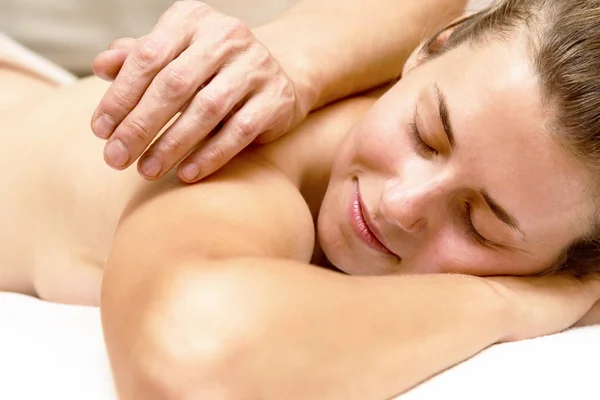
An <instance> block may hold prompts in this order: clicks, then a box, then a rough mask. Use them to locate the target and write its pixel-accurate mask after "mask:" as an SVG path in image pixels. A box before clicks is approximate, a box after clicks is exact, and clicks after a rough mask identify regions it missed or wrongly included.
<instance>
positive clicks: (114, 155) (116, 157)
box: [106, 140, 129, 168]
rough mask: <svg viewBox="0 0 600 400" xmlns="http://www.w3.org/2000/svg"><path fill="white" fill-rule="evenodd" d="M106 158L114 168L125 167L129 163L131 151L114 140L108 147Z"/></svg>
mask: <svg viewBox="0 0 600 400" xmlns="http://www.w3.org/2000/svg"><path fill="white" fill-rule="evenodd" d="M106 158H107V160H108V162H109V164H110V165H112V166H113V167H117V168H119V167H123V166H125V165H126V164H127V162H129V151H127V148H126V147H125V145H124V144H123V143H122V142H121V141H120V140H113V141H112V142H110V143H109V144H108V146H107V147H106Z"/></svg>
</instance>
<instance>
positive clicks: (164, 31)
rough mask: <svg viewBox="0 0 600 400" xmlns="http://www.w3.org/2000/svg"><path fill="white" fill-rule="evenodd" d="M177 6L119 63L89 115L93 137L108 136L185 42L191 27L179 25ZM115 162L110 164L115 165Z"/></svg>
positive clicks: (179, 11)
mask: <svg viewBox="0 0 600 400" xmlns="http://www.w3.org/2000/svg"><path fill="white" fill-rule="evenodd" d="M177 4H179V3H177ZM180 8H181V7H172V9H174V11H171V12H167V13H165V15H163V17H162V18H161V19H160V20H159V23H158V24H157V25H156V27H155V28H154V29H153V30H152V32H151V33H150V34H149V35H148V36H147V37H146V38H144V39H143V40H140V41H139V42H138V44H137V45H136V46H135V48H134V49H133V50H132V51H131V53H130V56H129V57H127V59H126V60H125V62H124V63H123V67H122V68H121V71H120V73H119V75H118V76H117V77H116V79H115V81H114V82H113V84H112V85H111V86H110V87H109V89H108V91H107V92H106V94H105V95H104V97H103V98H102V100H101V101H100V104H99V105H98V108H97V109H96V111H95V112H94V115H93V117H92V131H93V132H94V133H95V134H96V135H97V136H99V137H101V138H104V139H108V138H109V137H110V135H111V134H112V133H113V131H114V130H115V129H116V127H117V126H118V125H119V124H120V123H121V122H122V121H123V119H124V118H125V117H126V116H127V114H129V112H131V110H132V109H133V108H134V107H135V106H136V105H137V103H138V101H139V100H140V98H141V97H142V95H143V94H144V92H145V91H146V89H147V88H148V86H149V85H150V83H151V82H152V80H153V79H154V77H155V76H156V74H157V73H158V72H159V71H161V70H162V69H163V68H164V67H165V66H166V65H167V64H168V63H169V62H170V61H171V60H173V59H174V58H175V57H177V56H178V55H179V54H181V52H182V51H183V50H184V49H185V48H186V47H187V46H188V45H189V42H190V40H191V37H192V35H193V32H192V30H191V29H182V28H181V25H182V18H181V15H180V14H181V10H179V9H180ZM183 21H186V20H185V19H183ZM188 23H193V21H190V22H188ZM121 147H122V146H121ZM126 159H127V157H126V154H125V155H122V157H120V160H118V161H120V162H118V163H117V164H120V165H121V166H123V165H126V164H127V161H125V162H123V161H124V160H126ZM117 164H113V166H116V167H118V166H119V165H117Z"/></svg>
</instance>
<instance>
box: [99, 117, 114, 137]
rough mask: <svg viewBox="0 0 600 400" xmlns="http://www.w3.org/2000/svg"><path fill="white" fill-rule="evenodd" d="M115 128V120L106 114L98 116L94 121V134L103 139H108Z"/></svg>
mask: <svg viewBox="0 0 600 400" xmlns="http://www.w3.org/2000/svg"><path fill="white" fill-rule="evenodd" d="M115 128H116V123H115V120H114V119H113V117H111V116H110V115H108V114H100V115H98V116H97V117H96V119H95V120H94V133H95V134H96V135H98V136H100V137H101V138H103V139H108V138H109V137H110V135H112V133H113V131H114V130H115Z"/></svg>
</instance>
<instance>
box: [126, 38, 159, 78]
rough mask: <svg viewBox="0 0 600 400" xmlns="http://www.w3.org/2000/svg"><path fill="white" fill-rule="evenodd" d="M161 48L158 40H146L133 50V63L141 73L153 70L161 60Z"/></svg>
mask: <svg viewBox="0 0 600 400" xmlns="http://www.w3.org/2000/svg"><path fill="white" fill-rule="evenodd" d="M163 48H164V44H163V43H162V42H161V41H160V40H158V39H151V38H148V39H146V40H144V41H143V42H142V43H141V44H140V45H139V46H138V47H137V49H136V50H135V53H134V57H133V61H134V62H135V63H136V64H137V66H138V67H139V68H140V69H141V70H142V71H148V70H152V69H155V68H157V67H158V65H159V64H160V62H161V60H162V54H164V51H163Z"/></svg>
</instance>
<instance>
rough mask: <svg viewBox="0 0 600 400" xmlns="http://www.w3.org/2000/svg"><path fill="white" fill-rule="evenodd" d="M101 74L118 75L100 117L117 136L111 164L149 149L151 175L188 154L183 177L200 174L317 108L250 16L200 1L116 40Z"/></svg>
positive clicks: (97, 66)
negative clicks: (305, 100)
mask: <svg viewBox="0 0 600 400" xmlns="http://www.w3.org/2000/svg"><path fill="white" fill-rule="evenodd" d="M94 72H95V74H96V75H98V76H99V77H101V78H103V79H105V80H114V82H113V83H112V84H111V86H110V88H109V89H108V91H107V93H106V94H105V96H104V98H103V99H102V101H101V102H100V104H99V106H98V108H97V110H96V112H95V113H94V115H93V117H92V130H93V131H94V133H95V134H96V135H97V136H99V137H100V138H102V139H107V140H108V142H107V144H106V147H105V152H104V155H105V160H106V162H107V163H108V164H109V165H111V166H112V167H114V168H117V169H123V168H126V167H128V166H129V165H131V164H132V163H133V162H134V161H135V160H136V159H137V158H138V157H140V155H142V153H144V154H143V156H142V158H141V159H140V161H139V163H138V170H139V172H140V173H141V174H142V176H144V177H146V178H148V179H157V178H160V177H162V176H163V175H164V174H165V173H166V172H167V171H169V170H170V169H171V168H172V167H173V166H175V165H176V164H177V163H178V162H179V161H181V160H182V159H184V158H185V159H184V162H183V163H181V164H180V166H179V169H178V176H179V177H180V178H181V179H182V180H184V181H187V182H195V181H198V180H199V179H201V178H203V177H205V176H207V175H209V174H211V173H213V172H214V171H216V170H217V169H219V168H220V167H221V166H222V165H224V164H225V163H226V162H227V161H229V160H230V159H231V158H232V157H234V156H235V155H236V154H237V153H238V152H240V151H241V150H242V149H244V148H245V147H246V146H247V145H249V144H250V143H251V142H253V141H256V142H259V143H264V142H269V141H272V140H274V139H276V138H278V137H279V136H281V135H282V134H284V133H285V132H286V131H287V130H289V129H290V127H292V126H293V125H294V124H296V123H298V122H299V121H301V120H302V119H303V118H304V117H305V116H306V114H307V113H308V111H309V110H308V108H309V107H305V106H303V105H301V104H300V103H301V101H300V100H299V96H298V94H297V88H296V87H295V83H294V82H293V81H292V79H290V77H288V76H287V75H286V73H285V72H284V71H283V70H282V69H281V68H280V65H279V64H278V62H277V61H276V60H275V59H274V58H273V57H272V56H271V54H270V53H269V51H268V50H267V49H266V48H265V47H264V46H263V45H262V44H261V43H259V42H258V40H257V39H256V38H255V37H254V35H253V34H252V33H251V32H250V30H249V29H248V28H247V27H246V26H245V25H244V24H243V23H242V22H241V21H239V20H238V19H235V18H232V17H228V16H225V15H222V14H220V13H218V12H216V11H214V10H213V9H211V8H210V7H209V6H207V5H206V4H204V3H202V2H198V1H180V2H177V3H175V4H174V5H173V6H172V7H171V8H170V9H169V10H168V11H167V12H165V13H164V14H163V15H162V17H161V18H160V20H159V22H158V24H157V25H156V26H155V28H154V29H153V30H152V32H151V33H150V34H148V35H146V36H144V37H142V38H140V39H127V38H125V39H120V40H117V41H116V42H114V43H113V44H112V45H111V46H110V48H109V50H107V51H105V52H103V53H101V54H99V55H98V56H97V57H96V59H95V61H94ZM179 111H181V112H182V114H181V116H180V117H179V118H178V119H177V120H176V121H175V122H174V123H173V125H171V126H170V127H168V129H167V130H166V131H165V132H164V133H162V135H161V136H160V137H159V138H158V140H156V141H155V142H154V143H152V144H151V142H152V140H153V139H154V138H155V137H156V136H157V135H158V134H159V132H160V131H161V129H163V128H165V126H166V125H167V124H168V123H169V121H170V120H171V119H172V117H173V116H175V115H176V114H177V113H178V112H179ZM150 144H151V145H150ZM149 145H150V147H149V148H148V146H149ZM190 151H191V153H190ZM188 153H189V154H188ZM186 155H187V156H186Z"/></svg>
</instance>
